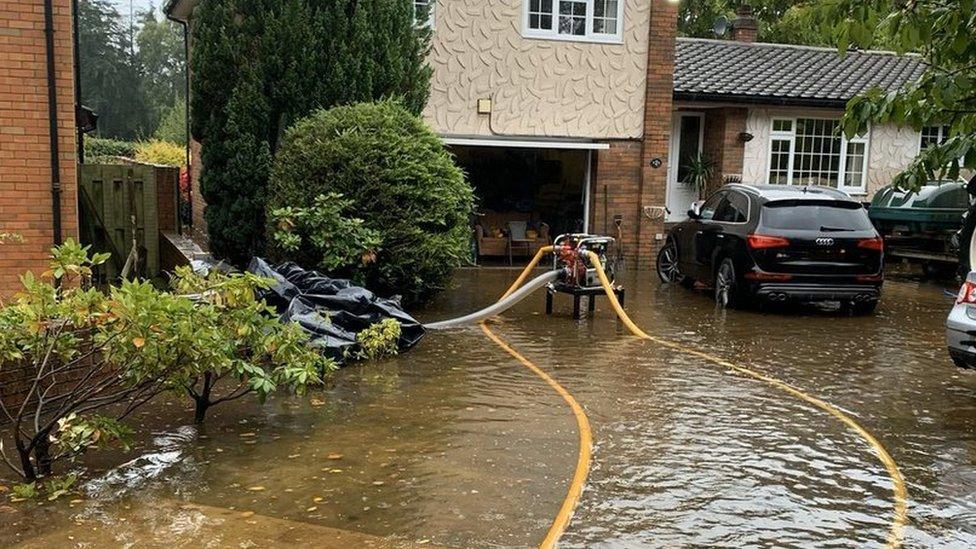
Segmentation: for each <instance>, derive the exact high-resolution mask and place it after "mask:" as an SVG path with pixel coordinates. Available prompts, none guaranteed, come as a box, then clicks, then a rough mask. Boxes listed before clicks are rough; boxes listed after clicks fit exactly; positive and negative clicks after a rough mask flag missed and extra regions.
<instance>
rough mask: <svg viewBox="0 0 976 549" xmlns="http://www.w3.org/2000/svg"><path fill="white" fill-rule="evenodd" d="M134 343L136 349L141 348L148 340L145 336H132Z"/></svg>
mask: <svg viewBox="0 0 976 549" xmlns="http://www.w3.org/2000/svg"><path fill="white" fill-rule="evenodd" d="M132 344H133V345H135V347H136V349H141V348H142V346H143V345H145V344H146V340H145V338H141V337H134V338H132Z"/></svg>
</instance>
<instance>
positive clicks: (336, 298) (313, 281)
mask: <svg viewBox="0 0 976 549" xmlns="http://www.w3.org/2000/svg"><path fill="white" fill-rule="evenodd" d="M247 270H248V271H249V272H252V273H254V274H256V275H259V276H263V277H266V278H271V279H274V281H275V285H274V286H273V287H272V288H270V289H269V290H267V291H266V292H264V293H263V294H262V295H261V297H262V298H263V299H264V300H265V301H267V302H268V304H269V305H271V306H273V307H275V309H277V310H278V312H279V313H280V314H281V318H282V320H284V321H289V320H290V321H293V322H297V323H298V324H299V325H300V326H301V327H302V328H303V329H305V330H306V331H307V332H308V333H309V335H310V336H311V340H312V343H313V344H314V345H315V346H316V347H319V348H321V349H322V350H323V351H324V352H325V353H326V354H328V355H329V356H331V357H333V358H336V359H338V360H342V359H343V358H345V356H346V352H347V351H353V350H355V348H356V346H357V343H356V335H357V334H358V333H359V332H361V331H363V330H365V329H366V328H369V327H370V326H372V325H373V324H376V323H377V322H380V321H382V320H384V319H387V318H392V319H394V320H396V321H397V322H399V323H400V327H401V334H400V341H399V347H400V350H401V351H405V350H407V349H409V348H411V347H413V346H414V345H416V344H417V343H418V342H419V341H420V340H421V338H423V337H424V333H425V330H424V327H423V326H422V325H421V324H420V323H419V322H417V320H415V319H414V318H413V317H412V316H410V315H409V314H407V312H406V311H404V310H403V308H402V307H401V306H400V302H399V301H398V300H396V299H387V298H382V297H378V296H377V295H376V294H374V293H373V292H371V291H369V290H367V289H365V288H363V287H360V286H357V285H355V284H353V283H352V282H351V281H349V280H344V279H340V278H329V277H327V276H325V275H323V274H321V273H319V272H316V271H308V270H305V269H303V268H301V267H299V266H298V265H296V264H294V263H290V262H288V263H282V264H280V265H270V264H268V262H266V261H265V260H263V259H261V258H257V257H256V258H254V259H252V260H251V263H250V265H248V267H247Z"/></svg>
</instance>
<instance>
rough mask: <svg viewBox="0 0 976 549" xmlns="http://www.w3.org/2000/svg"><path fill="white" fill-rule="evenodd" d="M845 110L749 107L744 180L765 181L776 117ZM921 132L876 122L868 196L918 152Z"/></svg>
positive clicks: (871, 140)
mask: <svg viewBox="0 0 976 549" xmlns="http://www.w3.org/2000/svg"><path fill="white" fill-rule="evenodd" d="M843 114H844V113H843V111H838V110H829V109H814V108H779V107H769V108H750V109H749V116H748V118H747V120H746V131H747V132H749V133H751V134H752V135H753V136H754V138H753V140H752V141H749V142H748V143H746V144H745V153H744V155H743V167H742V172H743V173H742V180H743V181H744V182H747V183H765V182H766V176H767V173H768V167H767V166H768V163H769V134H770V132H771V131H772V120H773V118H779V117H786V118H795V117H812V118H840V117H841V116H842V115H843ZM918 147H919V133H918V132H917V131H915V130H913V129H911V128H906V127H900V126H895V125H892V124H874V125H872V126H871V130H870V135H869V138H868V171H867V195H864V196H866V197H870V196H872V195H874V193H875V191H877V190H878V189H880V188H882V187H884V186H885V185H888V184H889V183H891V180H892V179H893V178H894V177H895V175H897V174H898V172H900V171H902V170H903V169H904V168H906V167H907V166H908V165H909V164H910V163H911V161H912V160H913V159H914V158H915V155H917V154H918Z"/></svg>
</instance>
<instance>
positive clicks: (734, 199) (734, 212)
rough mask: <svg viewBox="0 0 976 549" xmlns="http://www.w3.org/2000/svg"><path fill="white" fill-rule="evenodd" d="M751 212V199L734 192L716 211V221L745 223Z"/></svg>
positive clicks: (714, 218)
mask: <svg viewBox="0 0 976 549" xmlns="http://www.w3.org/2000/svg"><path fill="white" fill-rule="evenodd" d="M748 211H749V199H748V198H746V197H745V196H743V195H742V194H740V193H736V192H732V193H729V194H728V195H727V196H726V199H725V200H723V201H722V202H721V203H720V204H719V205H718V207H717V208H716V209H715V217H713V218H712V219H713V220H714V221H724V222H726V223H744V222H745V221H746V215H747V213H746V212H748Z"/></svg>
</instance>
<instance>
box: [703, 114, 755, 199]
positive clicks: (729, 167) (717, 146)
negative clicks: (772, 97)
mask: <svg viewBox="0 0 976 549" xmlns="http://www.w3.org/2000/svg"><path fill="white" fill-rule="evenodd" d="M748 114H749V110H748V109H746V108H739V107H724V108H720V109H710V110H708V111H707V112H706V113H705V142H704V145H703V147H702V148H703V152H704V154H705V156H706V157H708V158H709V159H710V160H712V162H714V163H715V171H714V174H713V175H712V178H711V180H710V181H709V182H708V189H707V191H708V192H712V191H715V190H716V189H718V188H719V187H720V186H721V185H722V183H723V181H724V179H725V176H727V175H740V176H741V175H742V161H743V155H744V154H745V143H743V142H742V141H741V140H740V139H739V134H740V133H742V132H744V131H746V118H747V117H748ZM708 192H706V193H705V194H706V195H707V194H708Z"/></svg>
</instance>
